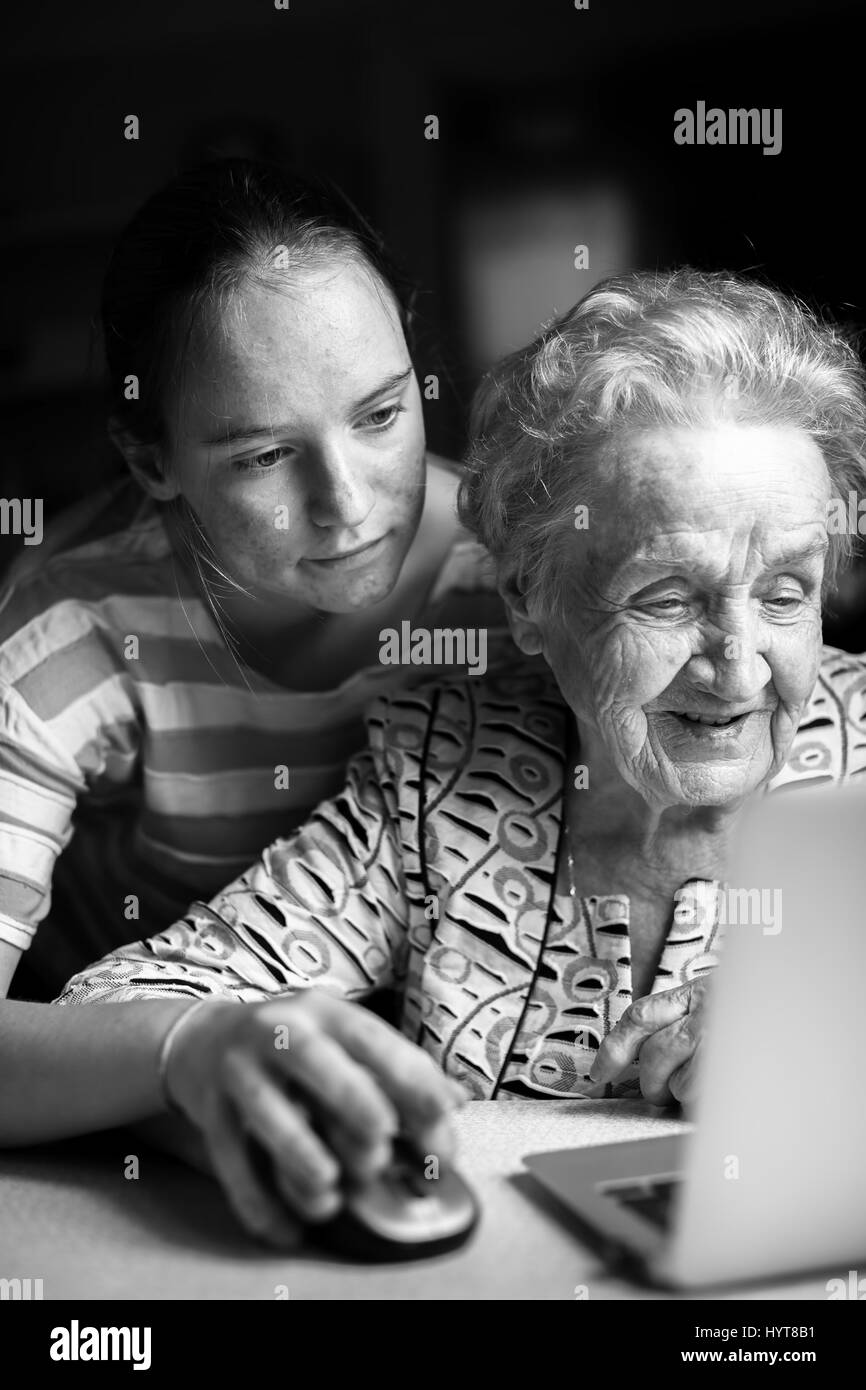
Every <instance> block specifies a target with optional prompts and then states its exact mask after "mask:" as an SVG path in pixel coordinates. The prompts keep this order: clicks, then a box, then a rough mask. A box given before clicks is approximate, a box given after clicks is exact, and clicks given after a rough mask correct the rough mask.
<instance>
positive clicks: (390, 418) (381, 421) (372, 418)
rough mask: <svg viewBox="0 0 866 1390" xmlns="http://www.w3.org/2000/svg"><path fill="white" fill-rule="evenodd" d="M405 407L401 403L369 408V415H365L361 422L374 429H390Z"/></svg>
mask: <svg viewBox="0 0 866 1390" xmlns="http://www.w3.org/2000/svg"><path fill="white" fill-rule="evenodd" d="M405 409H406V407H405V406H403V405H380V406H379V409H378V410H371V412H370V414H369V415H365V416H364V419H363V420H362V421H361V424H362V425H369V426H370V427H371V428H372V429H374V430H387V429H390V428H391V426H392V425H394V424H396V422H397V416H398V415H402V414H403V411H404V410H405Z"/></svg>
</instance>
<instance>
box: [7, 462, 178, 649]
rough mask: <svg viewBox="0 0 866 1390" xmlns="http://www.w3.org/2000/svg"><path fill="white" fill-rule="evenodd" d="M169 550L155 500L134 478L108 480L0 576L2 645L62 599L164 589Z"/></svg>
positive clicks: (93, 600) (91, 600)
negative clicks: (110, 481) (142, 489)
mask: <svg viewBox="0 0 866 1390" xmlns="http://www.w3.org/2000/svg"><path fill="white" fill-rule="evenodd" d="M170 550H171V546H170V542H169V538H168V534H167V532H166V529H165V526H164V524H163V522H162V518H161V515H160V511H159V508H158V507H157V506H156V505H155V504H154V503H153V502H152V501H151V499H150V498H148V497H147V496H146V495H145V493H143V492H142V491H141V489H140V488H139V487H138V486H137V485H136V484H135V483H134V482H133V481H132V480H128V479H122V480H120V481H118V482H116V483H112V484H110V485H109V486H107V487H105V488H103V489H101V490H100V492H99V493H98V494H96V495H95V496H94V497H92V498H88V499H87V500H86V501H84V502H82V503H79V504H77V505H76V506H74V507H71V508H69V509H68V510H66V511H64V512H63V513H61V514H60V515H59V516H56V517H54V518H52V520H51V521H50V522H49V524H48V525H47V526H46V528H45V533H44V536H43V538H42V541H41V543H40V544H39V545H38V546H32V547H28V548H25V549H22V551H21V552H20V554H19V555H18V556H17V557H16V559H15V560H14V561H13V563H12V565H11V566H10V568H9V570H8V572H7V573H6V575H5V576H4V577H3V579H2V581H0V642H3V641H5V640H7V639H8V638H9V637H10V636H11V635H12V634H13V633H14V632H16V631H18V630H19V629H20V628H22V627H24V626H25V625H26V624H28V623H30V622H32V621H33V619H34V618H36V617H37V616H38V615H39V614H40V613H42V612H44V611H46V610H48V609H50V608H52V607H53V606H54V605H56V604H58V603H62V604H64V605H66V606H67V607H68V606H69V605H70V604H72V605H76V604H77V605H81V606H86V605H88V604H91V605H92V604H97V605H98V604H101V603H103V602H105V601H106V600H110V599H111V598H114V597H117V596H118V595H122V594H123V593H125V592H133V591H137V590H141V589H142V588H146V589H147V590H148V591H149V592H152V591H153V589H154V587H155V586H156V587H157V588H158V587H160V585H162V586H163V587H166V586H167V585H169V584H170V583H171V566H170V564H166V563H165V562H166V561H167V560H168V559H169V557H170ZM136 572H138V574H137V575H136ZM143 576H146V578H143Z"/></svg>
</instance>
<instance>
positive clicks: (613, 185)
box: [0, 0, 866, 650]
mask: <svg viewBox="0 0 866 1390" xmlns="http://www.w3.org/2000/svg"><path fill="white" fill-rule="evenodd" d="M857 12H858V6H857V5H856V4H853V3H847V2H846V3H843V0H821V2H820V3H818V0H808V3H806V0H725V3H720V2H719V0H666V2H665V3H659V4H656V3H653V0H590V8H589V9H588V10H586V11H579V10H576V9H575V8H574V3H573V0H535V2H534V3H530V0H462V3H458V2H457V0H427V3H424V0H414V3H413V0H369V3H360V0H355V3H350V0H290V8H289V9H288V10H287V11H282V10H276V9H275V8H274V5H273V0H252V3H250V0H179V3H174V4H164V3H156V4H155V3H149V4H145V5H141V6H136V5H131V4H123V3H122V0H89V3H84V4H83V5H74V6H72V5H66V6H61V5H60V4H59V3H57V4H53V5H39V4H31V5H26V6H21V7H20V12H19V13H17V14H15V15H14V17H12V19H11V33H10V36H9V42H8V44H7V46H6V52H5V56H4V57H3V58H2V60H0V103H2V120H3V127H2V128H3V134H4V145H5V156H4V163H3V170H2V183H0V201H2V214H3V236H4V255H3V257H2V262H0V276H2V289H0V297H2V298H0V302H2V304H3V306H4V309H5V311H6V312H5V314H4V326H3V329H2V333H0V367H2V395H3V416H4V422H3V427H2V438H0V450H2V452H0V496H4V497H14V496H28V497H43V498H44V505H45V513H46V519H47V518H48V517H49V516H50V515H52V514H53V513H54V512H56V511H57V510H58V509H59V508H61V507H63V506H65V505H67V504H68V503H69V502H71V501H73V500H76V499H77V498H79V497H81V496H82V495H84V494H86V493H88V492H89V491H90V490H92V489H93V488H94V487H96V486H97V485H98V484H99V482H100V481H101V480H103V479H105V478H107V477H110V476H111V475H112V474H113V473H114V472H115V471H116V470H117V469H118V468H119V467H120V466H121V465H120V461H119V459H118V458H117V457H116V456H114V455H113V454H112V452H111V450H110V449H109V447H108V445H107V443H106V441H105V436H104V424H103V418H102V398H101V377H100V362H99V353H98V347H97V344H96V339H95V335H94V332H93V329H92V324H93V321H94V318H95V314H96V309H97V305H98V298H99V286H100V280H101V275H102V272H103V269H104V267H105V263H106V260H107V256H108V253H109V249H110V246H111V243H112V239H113V237H114V236H115V234H116V233H117V231H118V230H119V228H120V227H121V226H122V224H123V223H124V221H125V220H126V219H127V218H128V217H129V215H130V214H131V213H132V212H133V210H134V209H135V207H136V206H137V205H138V203H140V202H141V201H142V199H143V198H144V197H145V196H147V194H148V193H150V192H151V191H152V190H153V189H155V188H156V187H157V186H158V185H159V184H160V183H161V182H163V181H165V180H166V179H167V178H168V177H170V176H171V175H172V173H174V172H175V170H177V169H178V168H180V167H182V166H183V165H184V164H186V163H189V162H193V161H196V160H197V159H199V158H201V157H203V156H205V155H207V154H217V153H249V154H261V155H266V156H271V157H277V158H280V159H284V160H286V161H288V162H290V163H292V164H294V165H295V166H296V167H298V168H299V169H301V170H302V171H316V172H321V173H326V174H328V175H330V176H331V177H333V178H334V179H336V180H337V182H339V183H340V184H341V185H342V186H343V187H344V189H345V190H346V192H348V193H349V195H350V196H351V197H352V198H353V199H354V200H355V201H356V202H357V203H358V204H359V205H360V206H361V208H362V209H363V210H364V211H365V212H366V213H367V215H368V216H369V217H370V218H371V219H372V220H373V221H374V222H375V223H376V224H377V225H378V226H379V228H380V229H381V230H382V231H383V232H384V234H385V236H386V238H387V239H388V241H389V243H390V244H391V245H392V247H393V249H394V251H395V252H396V253H397V256H398V258H399V259H400V260H401V261H402V262H403V264H404V266H405V267H406V269H407V271H408V272H409V274H410V275H411V277H412V278H413V279H414V280H415V281H417V282H418V283H419V285H420V286H421V289H422V291H423V293H422V297H421V301H420V303H421V309H422V325H421V334H420V341H419V345H418V351H417V353H416V366H417V369H418V372H419V375H420V376H421V377H423V376H425V375H427V374H428V373H431V372H435V373H436V374H437V375H438V376H439V377H440V399H439V400H438V401H431V402H428V403H427V405H426V407H425V408H426V411H427V426H428V437H429V440H430V444H431V446H432V447H433V448H434V449H436V450H438V451H440V452H444V453H448V454H451V455H454V456H456V455H459V453H460V451H461V449H462V447H463V442H464V434H463V431H464V424H465V418H466V407H467V404H468V400H469V396H470V394H471V391H472V388H473V386H474V384H475V382H476V380H477V378H478V373H479V371H480V370H481V369H483V368H484V367H485V366H486V365H488V363H489V362H490V360H491V359H492V358H493V357H495V356H496V355H498V354H499V353H501V352H504V351H507V350H508V349H510V348H512V347H515V346H517V345H518V344H519V343H520V342H522V341H525V340H526V339H528V338H529V336H530V335H531V334H532V333H534V332H535V330H536V329H537V327H538V326H539V324H540V323H541V322H542V321H543V320H544V319H546V318H548V317H550V316H551V315H552V314H553V313H554V312H558V311H561V310H564V309H566V308H568V307H569V305H570V304H571V303H573V302H574V300H576V299H577V298H579V296H580V295H581V294H583V293H584V292H585V291H586V290H587V289H589V288H590V287H591V285H592V284H593V283H594V282H595V280H597V279H598V278H600V277H601V276H602V275H604V274H607V273H610V272H612V271H617V270H623V269H629V268H633V267H649V268H653V267H657V266H660V267H661V266H669V265H672V264H674V263H680V262H690V263H691V264H694V265H699V266H704V267H708V268H728V269H732V270H739V271H751V272H752V273H754V274H758V275H760V276H762V277H764V278H767V279H769V280H770V281H771V282H773V283H775V284H777V285H779V286H780V287H782V288H784V289H787V290H790V291H793V292H795V293H796V294H798V295H800V296H801V297H803V298H804V299H806V300H807V301H809V302H811V303H812V304H814V305H817V306H820V307H823V308H825V309H827V310H829V311H830V312H831V313H833V314H834V315H835V316H837V317H838V318H840V319H841V320H843V321H845V322H847V323H849V324H851V325H852V326H855V327H859V326H860V325H861V323H866V308H864V298H866V289H864V276H863V269H862V263H863V249H862V226H861V219H860V216H859V206H860V201H861V190H860V187H859V184H860V180H861V177H862V174H861V166H862V161H861V159H860V128H861V123H862V116H861V86H862V83H863V77H862V75H861V73H860V71H859V68H860V62H859V54H860V43H859V35H858V26H857V24H856V18H857ZM7 24H9V21H7ZM698 100H704V101H705V102H706V103H707V106H720V107H723V108H725V109H727V108H728V107H759V108H760V107H771V108H774V107H781V108H782V110H783V124H782V135H783V143H782V151H781V153H780V154H778V155H776V156H765V155H764V154H763V153H762V150H761V148H760V147H759V146H758V147H751V146H727V147H726V146H704V147H698V146H695V147H683V146H677V145H675V143H674V140H673V129H674V120H673V116H674V111H675V110H676V109H677V108H678V107H681V106H687V107H692V108H694V106H695V103H696V102H697V101H698ZM128 114H135V115H137V116H138V117H139V120H140V126H141V131H140V139H139V140H138V141H137V142H134V141H128V140H126V139H124V134H123V130H124V117H125V116H126V115H128ZM431 114H432V115H436V116H438V118H439V122H440V129H439V139H438V141H432V140H426V139H425V138H424V123H425V117H427V116H428V115H431ZM578 244H585V245H587V246H588V248H589V268H588V269H583V270H576V269H575V268H574V247H575V246H576V245H578ZM18 543H19V542H18V541H17V540H16V538H14V537H0V547H2V549H0V569H2V567H3V565H4V564H5V562H6V560H7V559H8V558H9V556H10V555H11V553H13V551H14V548H15V547H16V545H17V544H18ZM825 631H826V636H827V638H828V640H830V641H834V642H837V643H838V644H839V645H842V646H846V647H848V648H849V649H851V650H862V649H863V648H866V567H864V565H863V563H862V561H861V562H860V563H859V564H858V565H857V566H855V568H854V570H853V571H852V574H851V575H850V576H849V577H848V579H847V580H846V581H845V584H844V586H843V588H842V590H841V591H840V594H839V596H838V598H837V600H836V601H835V604H834V612H832V613H830V614H828V616H827V622H826V628H825Z"/></svg>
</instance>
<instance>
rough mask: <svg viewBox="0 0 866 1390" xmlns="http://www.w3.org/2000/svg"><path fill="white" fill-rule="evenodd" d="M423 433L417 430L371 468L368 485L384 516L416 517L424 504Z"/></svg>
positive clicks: (394, 517)
mask: <svg viewBox="0 0 866 1390" xmlns="http://www.w3.org/2000/svg"><path fill="white" fill-rule="evenodd" d="M424 449H425V446H424V434H423V431H421V430H416V431H414V432H413V433H412V435H411V437H410V438H409V439H407V440H406V441H404V442H403V444H401V446H400V448H399V449H397V450H395V452H394V453H393V454H391V455H389V456H388V457H387V458H386V459H385V460H384V461H383V463H382V465H381V466H380V467H378V468H376V469H375V470H373V471H371V473H370V476H369V485H370V487H371V488H372V489H373V491H374V492H375V493H376V503H377V506H378V508H379V509H380V511H381V514H382V515H383V516H385V515H387V516H390V517H392V518H393V519H394V520H395V522H399V521H401V520H406V519H408V518H409V517H413V516H414V513H415V512H416V510H417V509H418V508H419V507H420V506H421V502H422V497H423V487H424V477H425V454H424Z"/></svg>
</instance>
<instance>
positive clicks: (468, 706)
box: [367, 647, 569, 766]
mask: <svg viewBox="0 0 866 1390" xmlns="http://www.w3.org/2000/svg"><path fill="white" fill-rule="evenodd" d="M568 718H569V714H568V708H567V706H566V704H565V702H564V700H563V698H562V695H561V694H560V691H559V687H558V685H557V684H556V680H555V679H554V676H553V673H552V672H551V670H550V667H549V666H548V665H547V663H546V661H544V660H543V658H541V657H526V656H523V655H522V654H521V653H519V652H518V651H517V649H516V648H514V647H512V648H511V660H510V661H509V662H508V663H506V664H498V665H497V666H495V667H494V668H493V669H490V670H488V671H487V672H485V673H484V674H483V675H477V676H473V675H468V676H466V675H460V676H457V675H455V677H454V678H453V679H448V678H445V679H443V678H442V677H441V676H436V677H433V678H432V679H430V680H425V681H423V682H421V683H419V684H418V685H415V686H413V687H412V688H411V689H405V690H399V691H395V692H389V693H387V694H383V695H381V696H379V698H378V699H377V700H375V701H374V702H373V704H372V705H371V706H370V708H369V710H368V713H367V723H368V729H369V731H370V733H371V736H372V741H373V742H374V744H375V743H382V742H384V743H385V744H388V745H390V746H392V747H396V748H402V749H406V748H407V747H408V746H410V745H412V744H415V745H416V746H417V747H418V748H421V747H423V746H428V747H429V746H430V745H431V744H432V742H433V741H434V740H435V741H436V746H437V748H438V749H439V756H441V755H442V750H443V747H444V745H445V744H450V745H451V750H452V755H453V761H454V764H455V766H456V765H457V764H459V763H460V762H461V760H462V757H461V755H463V754H467V753H468V752H469V751H470V749H471V748H472V747H473V746H474V745H475V744H476V743H477V742H478V741H479V739H484V738H486V737H488V735H489V734H491V733H492V734H495V737H496V740H497V743H498V746H499V747H501V749H502V750H503V752H507V751H508V749H509V746H510V745H511V744H514V745H517V744H521V745H522V744H525V743H526V742H527V740H529V741H535V742H537V744H538V746H539V748H547V749H548V750H549V752H550V753H551V754H552V755H554V756H555V757H557V758H560V757H561V756H562V752H563V748H564V740H565V734H566V732H567V727H568Z"/></svg>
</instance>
